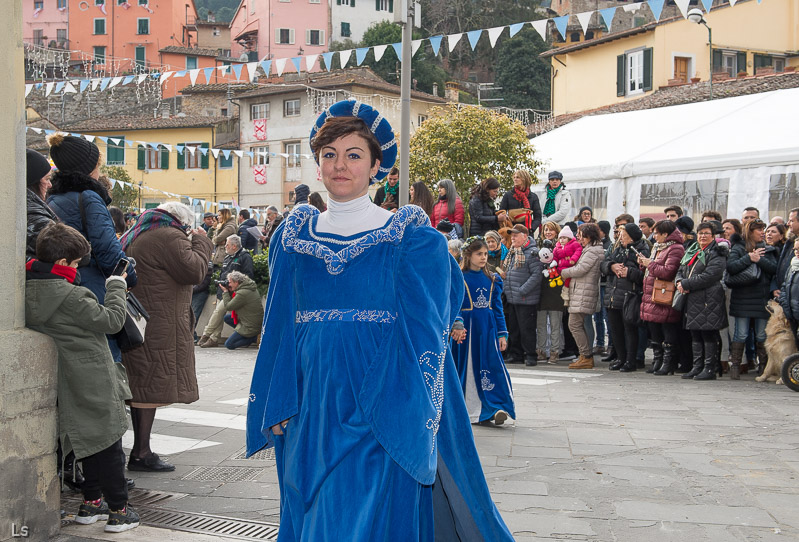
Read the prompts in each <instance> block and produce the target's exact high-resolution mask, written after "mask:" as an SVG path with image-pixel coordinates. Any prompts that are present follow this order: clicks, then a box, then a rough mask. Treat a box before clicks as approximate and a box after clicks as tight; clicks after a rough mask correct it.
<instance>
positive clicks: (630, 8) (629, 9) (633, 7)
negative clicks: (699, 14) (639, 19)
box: [622, 0, 690, 13]
mask: <svg viewBox="0 0 799 542" xmlns="http://www.w3.org/2000/svg"><path fill="white" fill-rule="evenodd" d="M689 1H690V0H689ZM622 9H623V10H624V11H626V12H627V13H635V12H636V11H638V10H639V9H641V2H635V3H634V4H627V5H626V6H624V7H623V8H622Z"/></svg>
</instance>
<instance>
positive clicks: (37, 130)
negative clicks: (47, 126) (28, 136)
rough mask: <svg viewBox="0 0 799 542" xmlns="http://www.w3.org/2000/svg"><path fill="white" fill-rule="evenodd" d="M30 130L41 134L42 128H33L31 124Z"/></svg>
mask: <svg viewBox="0 0 799 542" xmlns="http://www.w3.org/2000/svg"><path fill="white" fill-rule="evenodd" d="M26 128H27V126H26ZM31 130H33V131H34V132H36V133H37V134H41V133H42V129H41V128H34V127H32V126H31Z"/></svg>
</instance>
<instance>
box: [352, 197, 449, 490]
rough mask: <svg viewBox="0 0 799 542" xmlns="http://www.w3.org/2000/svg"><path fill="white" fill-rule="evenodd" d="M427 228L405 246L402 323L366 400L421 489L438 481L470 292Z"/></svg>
mask: <svg viewBox="0 0 799 542" xmlns="http://www.w3.org/2000/svg"><path fill="white" fill-rule="evenodd" d="M400 212H403V213H409V211H403V210H402V209H400ZM420 212H421V211H420ZM409 214H412V211H411V212H410V213H409ZM417 214H419V213H417ZM414 216H415V215H414ZM398 218H402V217H398ZM420 222H421V223H420ZM427 223H428V222H427V220H426V219H424V220H420V221H415V222H414V223H413V224H411V225H408V226H407V227H406V228H405V231H404V234H403V236H402V238H401V239H398V240H397V243H398V248H397V255H396V256H395V258H396V259H395V262H396V263H395V265H396V270H397V271H396V273H395V276H396V277H397V280H396V282H395V291H396V294H395V295H396V299H397V305H396V307H397V314H398V318H397V321H396V323H395V325H394V326H392V329H391V330H390V331H389V332H387V333H386V335H385V337H384V338H383V340H382V344H381V346H380V347H379V349H378V351H379V352H380V355H378V356H376V357H375V359H374V360H372V361H371V362H370V365H369V367H368V369H367V373H366V376H365V378H364V383H363V387H362V389H361V391H360V394H359V402H360V404H361V406H362V408H363V411H364V414H365V415H366V416H367V418H368V419H369V422H370V425H371V427H372V431H373V433H374V435H375V438H377V440H378V441H379V442H380V444H381V445H382V446H383V448H384V449H385V450H386V451H387V452H388V454H389V455H391V457H392V459H394V461H396V462H397V464H398V465H400V466H401V467H402V468H403V469H404V470H405V471H406V472H408V474H410V475H411V476H412V477H413V478H414V479H415V480H417V481H418V482H419V483H421V484H425V485H430V484H432V483H433V481H434V480H435V475H436V435H437V433H438V428H439V423H440V421H441V411H442V404H443V402H444V370H445V365H446V363H445V361H446V359H447V356H448V352H449V351H448V342H449V341H448V339H449V330H450V326H451V325H452V322H453V320H454V319H455V317H456V315H457V314H458V310H459V309H460V307H461V303H462V301H463V294H464V287H463V275H462V274H461V272H460V270H459V269H458V267H457V264H456V263H455V260H453V259H452V257H451V256H450V255H449V252H448V251H447V244H446V240H445V239H444V237H443V236H442V235H441V234H440V233H438V232H437V231H436V230H434V229H432V228H431V227H429V226H428V225H427ZM450 360H451V356H450ZM449 366H450V367H452V366H453V365H452V361H450V364H449Z"/></svg>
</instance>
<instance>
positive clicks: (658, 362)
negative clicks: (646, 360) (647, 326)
mask: <svg viewBox="0 0 799 542" xmlns="http://www.w3.org/2000/svg"><path fill="white" fill-rule="evenodd" d="M650 344H651V345H652V355H653V360H652V367H650V368H649V369H647V370H646V372H647V373H654V372H655V371H659V370H660V368H661V367H662V366H663V343H656V342H654V341H653V342H652V343H650Z"/></svg>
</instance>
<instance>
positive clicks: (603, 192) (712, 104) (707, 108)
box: [530, 88, 799, 222]
mask: <svg viewBox="0 0 799 542" xmlns="http://www.w3.org/2000/svg"><path fill="white" fill-rule="evenodd" d="M530 143H531V144H532V145H533V147H534V149H535V156H536V158H538V159H539V160H542V161H543V162H544V164H545V168H546V170H547V171H549V170H552V169H557V170H559V171H561V172H562V173H563V176H564V183H566V186H567V187H568V188H569V189H570V190H571V191H572V192H576V193H577V194H578V195H581V197H580V196H578V197H575V198H574V199H575V200H576V201H575V209H574V214H577V209H578V207H579V206H580V205H583V204H588V205H592V204H593V205H592V206H593V207H595V209H596V208H599V209H602V210H604V211H606V214H605V213H601V214H604V215H605V216H600V213H596V212H595V216H597V217H598V218H606V219H609V220H611V222H612V220H613V217H615V216H617V215H618V214H620V213H624V212H626V213H630V214H631V215H633V216H635V217H636V218H637V217H638V216H639V214H643V215H646V216H649V215H656V214H658V213H660V212H661V211H662V209H663V207H665V206H667V205H670V204H677V205H683V206H685V207H686V208H687V210H688V211H689V212H687V213H686V214H692V215H693V216H694V218H699V215H700V214H701V211H704V210H708V209H711V208H714V207H713V206H714V205H715V207H716V208H715V210H718V211H719V212H720V213H721V214H722V216H730V217H740V215H741V211H742V210H743V209H744V207H747V206H754V207H758V208H759V209H760V210H761V216H762V217H763V218H764V219H765V218H767V217H768V214H769V212H768V211H769V209H771V210H772V211H774V212H775V213H776V212H779V214H782V213H784V209H785V206H788V207H790V206H796V201H797V199H799V194H797V193H796V186H797V177H799V176H798V175H797V173H799V88H795V89H786V90H775V91H771V92H765V93H761V94H751V95H746V96H737V97H733V98H724V99H719V100H713V101H706V102H698V103H690V104H684V105H676V106H670V107H660V108H656V109H646V110H640V111H630V112H624V113H611V114H605V115H594V116H586V117H582V118H580V119H578V120H576V121H574V122H572V123H569V124H567V125H565V126H562V127H560V128H557V129H555V130H552V131H551V132H547V133H545V134H542V135H540V136H538V137H536V138H533V139H532V140H531V141H530ZM543 188H544V187H543V185H542V184H539V185H538V186H537V187H536V188H535V190H536V191H538V192H542V191H543ZM642 189H643V193H642ZM711 192H712V193H711ZM544 198H545V196H544ZM770 198H771V199H772V200H774V201H771V202H770V201H769V199H770ZM599 199H606V201H598V200H599ZM776 200H780V202H781V203H782V204H780V203H778V202H777V201H776ZM541 201H544V199H543V198H542V200H541ZM664 203H665V205H662V204H664ZM770 203H771V205H770ZM700 207H701V208H700ZM719 207H720V208H719Z"/></svg>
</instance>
